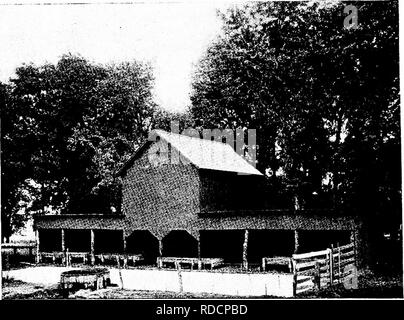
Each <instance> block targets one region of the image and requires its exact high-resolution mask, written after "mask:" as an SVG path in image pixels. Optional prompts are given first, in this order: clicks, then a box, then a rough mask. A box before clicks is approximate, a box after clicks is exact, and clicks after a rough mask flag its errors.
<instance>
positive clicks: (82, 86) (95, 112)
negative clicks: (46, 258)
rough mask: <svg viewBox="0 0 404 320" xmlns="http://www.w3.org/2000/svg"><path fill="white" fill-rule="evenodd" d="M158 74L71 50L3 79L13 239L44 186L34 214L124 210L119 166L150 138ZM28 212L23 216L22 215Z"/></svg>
mask: <svg viewBox="0 0 404 320" xmlns="http://www.w3.org/2000/svg"><path fill="white" fill-rule="evenodd" d="M152 86H153V77H152V72H151V69H150V67H149V66H148V65H145V64H141V63H138V62H132V63H122V64H117V65H109V66H102V65H96V64H92V63H90V62H89V61H87V60H85V59H84V58H82V57H79V56H72V55H64V56H62V57H61V59H60V60H59V61H58V63H57V64H55V65H53V64H45V65H43V66H34V65H23V66H21V67H19V68H18V69H17V70H16V77H15V78H13V79H11V80H10V83H9V84H1V87H0V88H1V119H2V128H1V129H2V137H1V138H2V141H1V142H2V150H1V152H2V226H3V227H4V228H3V235H4V236H5V237H9V236H10V234H11V233H12V232H13V228H14V227H17V228H18V225H16V223H14V221H15V219H16V217H18V215H17V214H16V213H17V212H18V211H19V207H18V203H19V202H20V201H21V194H20V192H18V190H21V188H22V189H27V188H28V187H29V186H30V185H33V184H34V185H35V184H36V185H39V186H40V192H36V193H35V197H34V198H33V199H31V201H29V203H30V205H29V206H28V207H27V206H25V207H26V208H27V209H29V211H31V212H38V211H39V212H44V211H46V208H52V210H57V211H59V212H69V213H83V212H104V213H111V209H110V207H111V206H113V207H115V208H117V209H118V210H119V205H120V198H119V196H120V193H119V191H120V187H119V183H118V182H117V181H116V180H114V179H113V172H114V171H115V170H116V169H117V167H119V166H120V165H122V163H123V162H124V161H125V160H126V159H127V158H128V157H129V155H130V154H131V153H132V152H133V151H134V149H135V148H136V146H137V145H139V144H140V143H141V142H142V140H144V139H145V138H146V134H147V132H148V129H149V127H150V125H151V123H152V118H153V115H154V113H155V112H156V106H155V104H154V102H153V99H152V93H151V90H152ZM21 216H22V215H21Z"/></svg>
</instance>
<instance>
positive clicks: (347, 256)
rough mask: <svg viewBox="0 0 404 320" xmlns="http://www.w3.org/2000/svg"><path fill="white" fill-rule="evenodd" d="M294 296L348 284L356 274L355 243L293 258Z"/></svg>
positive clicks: (297, 255)
mask: <svg viewBox="0 0 404 320" xmlns="http://www.w3.org/2000/svg"><path fill="white" fill-rule="evenodd" d="M292 269H293V281H294V286H293V292H294V295H296V294H300V293H303V292H306V291H309V290H313V289H317V290H320V289H321V288H325V287H329V286H333V285H336V284H340V283H347V281H351V280H352V278H353V277H357V274H356V251H355V245H354V243H350V244H347V245H344V246H337V247H335V248H334V247H333V246H332V247H331V248H328V249H325V250H321V251H316V252H309V253H302V254H294V255H293V256H292Z"/></svg>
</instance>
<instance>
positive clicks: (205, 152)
mask: <svg viewBox="0 0 404 320" xmlns="http://www.w3.org/2000/svg"><path fill="white" fill-rule="evenodd" d="M170 126H171V132H169V133H168V134H169V141H167V139H164V137H160V136H159V134H158V133H156V131H155V130H152V131H151V132H150V133H149V136H148V140H149V141H153V142H158V143H157V144H155V145H154V146H153V147H152V148H150V149H149V161H150V162H152V163H153V162H156V161H158V162H159V163H170V164H179V163H188V162H189V159H187V157H186V156H181V155H180V153H179V150H178V146H180V145H181V146H182V149H188V146H189V143H192V142H191V141H189V140H188V141H187V137H188V138H198V139H201V140H205V141H209V142H212V143H206V142H205V141H204V142H202V143H199V144H198V143H195V140H194V141H193V143H194V145H193V147H197V148H198V149H199V150H198V151H199V153H198V157H199V159H201V160H202V161H206V162H207V163H208V162H210V161H211V162H212V163H215V162H216V163H218V162H221V161H226V160H229V161H231V160H232V159H233V160H234V158H229V159H226V158H227V157H229V156H230V157H231V153H229V152H226V151H227V150H226V148H220V147H218V145H217V144H216V143H223V144H227V145H229V146H230V147H231V148H232V149H233V150H234V151H235V152H236V153H237V154H238V155H240V156H241V157H243V158H244V159H245V160H246V161H247V162H248V163H250V164H251V165H252V166H253V167H254V168H255V167H256V162H257V161H256V159H257V157H256V154H257V144H256V143H257V131H256V129H247V128H238V129H235V130H232V129H199V130H197V129H195V128H190V127H188V128H186V129H184V130H183V131H182V132H180V130H179V122H178V121H171V125H170ZM184 138H185V139H184ZM211 157H214V158H211Z"/></svg>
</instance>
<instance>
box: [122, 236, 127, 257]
mask: <svg viewBox="0 0 404 320" xmlns="http://www.w3.org/2000/svg"><path fill="white" fill-rule="evenodd" d="M122 240H123V253H124V254H125V253H126V234H125V230H122Z"/></svg>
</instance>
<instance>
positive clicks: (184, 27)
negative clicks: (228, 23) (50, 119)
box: [0, 0, 234, 112]
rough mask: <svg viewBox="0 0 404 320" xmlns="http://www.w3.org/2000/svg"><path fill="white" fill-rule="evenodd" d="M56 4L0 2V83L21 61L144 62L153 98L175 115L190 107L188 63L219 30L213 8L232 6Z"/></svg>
mask: <svg viewBox="0 0 404 320" xmlns="http://www.w3.org/2000/svg"><path fill="white" fill-rule="evenodd" d="M46 2H48V3H49V2H51V1H46ZM55 2H56V3H59V4H58V5H43V4H41V5H37V4H38V3H41V1H40V0H37V1H35V0H16V1H12V0H5V1H3V2H2V3H1V4H0V45H1V48H0V81H3V82H6V81H8V79H9V78H10V77H12V76H13V75H14V72H15V68H16V67H18V66H20V65H21V64H22V63H30V62H32V63H34V64H39V65H40V64H42V63H44V62H51V63H55V62H57V61H58V59H59V58H60V56H61V55H62V54H64V53H69V52H70V53H73V54H80V55H81V56H83V57H84V58H87V59H89V60H90V61H92V62H95V63H109V62H120V61H130V60H133V59H137V60H143V61H148V62H150V63H151V64H152V66H153V67H154V75H155V92H154V95H155V99H156V102H157V103H158V104H159V105H160V106H162V107H163V108H165V109H167V110H170V111H175V112H181V111H184V110H185V109H186V107H187V106H188V105H189V103H190V102H189V92H190V88H191V86H190V84H191V74H192V70H193V67H194V65H195V64H196V63H197V62H198V60H199V59H200V58H201V57H202V55H203V53H204V52H205V50H206V48H207V46H208V44H209V43H210V42H211V41H212V40H214V39H215V38H216V36H217V35H218V34H219V33H220V32H221V21H220V18H219V17H218V16H217V14H216V12H217V10H218V9H219V10H225V9H226V8H228V7H229V6H232V5H234V3H232V2H224V1H209V0H206V1H192V0H188V1H186V2H170V1H169V0H160V1H158V2H157V1H145V2H140V1H138V2H135V1H133V2H132V1H126V4H123V2H124V1H121V3H120V4H117V3H115V4H111V3H113V2H117V1H114V0H109V1H105V2H104V4H100V3H99V2H101V1H95V0H80V1H78V0H69V1H62V0H56V1H53V3H55ZM63 2H69V3H74V2H87V3H89V4H87V5H82V4H75V5H66V4H61V3H63ZM106 2H108V3H109V4H108V3H106ZM129 2H130V3H129ZM16 3H18V4H19V5H15V4H16ZM33 3H36V5H33ZM128 3H129V4H128ZM5 4H6V5H5ZM7 4H8V5H7Z"/></svg>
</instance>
